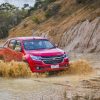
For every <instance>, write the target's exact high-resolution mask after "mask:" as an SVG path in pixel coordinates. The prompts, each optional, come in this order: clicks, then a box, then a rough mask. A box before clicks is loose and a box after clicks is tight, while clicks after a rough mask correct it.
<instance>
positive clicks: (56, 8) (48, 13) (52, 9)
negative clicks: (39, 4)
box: [45, 4, 60, 18]
mask: <svg viewBox="0 0 100 100" xmlns="http://www.w3.org/2000/svg"><path fill="white" fill-rule="evenodd" d="M59 9H60V5H59V4H54V5H52V6H51V7H50V8H49V9H47V11H46V12H45V17H46V18H49V17H51V16H53V15H55V14H57V13H58V11H59Z"/></svg>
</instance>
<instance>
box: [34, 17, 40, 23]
mask: <svg viewBox="0 0 100 100" xmlns="http://www.w3.org/2000/svg"><path fill="white" fill-rule="evenodd" d="M32 20H33V22H35V23H36V24H39V23H40V20H39V18H38V17H36V16H34V17H33V18H32Z"/></svg>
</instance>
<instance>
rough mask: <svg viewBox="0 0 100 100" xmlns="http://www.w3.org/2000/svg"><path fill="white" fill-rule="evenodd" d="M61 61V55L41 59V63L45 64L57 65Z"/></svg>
mask: <svg viewBox="0 0 100 100" xmlns="http://www.w3.org/2000/svg"><path fill="white" fill-rule="evenodd" d="M63 59H64V57H63V55H59V56H51V57H42V61H43V62H44V63H45V64H59V63H61V62H62V61H63Z"/></svg>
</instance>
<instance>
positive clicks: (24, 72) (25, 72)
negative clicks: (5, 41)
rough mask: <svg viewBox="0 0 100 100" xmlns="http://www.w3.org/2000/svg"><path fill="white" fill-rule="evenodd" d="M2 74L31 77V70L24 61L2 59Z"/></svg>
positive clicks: (0, 67)
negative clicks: (5, 60)
mask: <svg viewBox="0 0 100 100" xmlns="http://www.w3.org/2000/svg"><path fill="white" fill-rule="evenodd" d="M0 76H2V77H15V78H17V77H30V76H31V71H30V69H29V67H28V65H27V64H26V63H24V62H15V61H11V62H4V61H0Z"/></svg>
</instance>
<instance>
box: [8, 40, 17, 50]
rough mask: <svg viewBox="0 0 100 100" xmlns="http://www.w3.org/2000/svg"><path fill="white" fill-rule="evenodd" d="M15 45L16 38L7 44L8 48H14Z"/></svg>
mask: <svg viewBox="0 0 100 100" xmlns="http://www.w3.org/2000/svg"><path fill="white" fill-rule="evenodd" d="M15 45H16V40H11V41H10V42H9V45H8V47H9V48H10V49H13V50H14V49H15Z"/></svg>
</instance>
